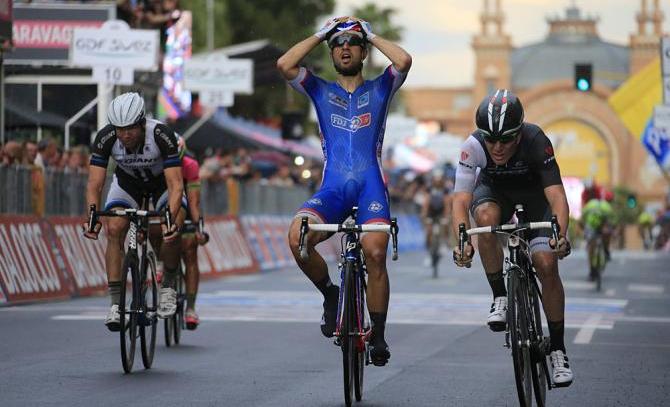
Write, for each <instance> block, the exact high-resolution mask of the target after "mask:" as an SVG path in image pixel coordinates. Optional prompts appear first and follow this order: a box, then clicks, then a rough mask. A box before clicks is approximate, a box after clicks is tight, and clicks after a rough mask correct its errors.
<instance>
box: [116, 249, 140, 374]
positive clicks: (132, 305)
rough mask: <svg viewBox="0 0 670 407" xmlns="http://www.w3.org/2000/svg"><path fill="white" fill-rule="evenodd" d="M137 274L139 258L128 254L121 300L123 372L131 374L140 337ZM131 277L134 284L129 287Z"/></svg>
mask: <svg viewBox="0 0 670 407" xmlns="http://www.w3.org/2000/svg"><path fill="white" fill-rule="evenodd" d="M138 274H139V273H138V272H137V256H136V255H135V254H134V253H128V254H126V257H125V258H124V259H123V270H122V271H121V297H120V300H119V316H120V320H119V322H120V330H119V334H120V340H121V364H122V365H123V371H124V372H126V373H130V372H131V371H132V369H133V363H134V361H135V346H136V344H137V337H138V324H137V315H138V314H137V311H138V309H137V308H138V307H137V304H138V303H139V281H138V280H139V279H138V278H137V276H138ZM129 276H131V278H132V284H131V285H130V289H129V286H128V278H129Z"/></svg>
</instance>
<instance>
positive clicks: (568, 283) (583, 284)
mask: <svg viewBox="0 0 670 407" xmlns="http://www.w3.org/2000/svg"><path fill="white" fill-rule="evenodd" d="M563 288H569V289H571V290H583V291H587V290H588V291H591V290H595V289H596V283H595V282H593V281H580V280H563Z"/></svg>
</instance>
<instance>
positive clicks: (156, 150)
mask: <svg viewBox="0 0 670 407" xmlns="http://www.w3.org/2000/svg"><path fill="white" fill-rule="evenodd" d="M91 153H92V154H91V161H90V163H91V165H95V166H98V167H102V168H107V164H108V162H109V157H112V158H113V159H114V161H116V164H117V166H116V170H115V171H114V173H115V174H116V176H117V178H118V181H119V186H120V187H121V188H122V189H124V190H126V191H132V190H137V189H141V190H145V191H159V190H165V189H166V187H167V186H166V184H165V175H164V173H163V170H164V169H165V168H170V167H180V166H181V160H180V159H179V152H178V151H177V137H176V136H175V133H174V131H172V129H170V128H169V127H168V126H166V125H165V124H163V123H161V122H159V121H157V120H151V119H147V121H146V126H145V137H144V140H143V141H142V142H141V143H140V145H139V146H138V147H137V148H136V149H135V150H134V151H131V150H129V149H127V148H125V147H124V146H123V145H122V144H121V142H120V141H119V140H118V139H117V137H116V128H115V127H114V126H112V125H111V124H110V125H107V126H105V127H103V128H102V129H100V131H98V134H97V135H96V137H95V140H94V141H93V144H92V146H91Z"/></svg>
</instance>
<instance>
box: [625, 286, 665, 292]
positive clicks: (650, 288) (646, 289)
mask: <svg viewBox="0 0 670 407" xmlns="http://www.w3.org/2000/svg"><path fill="white" fill-rule="evenodd" d="M628 291H631V292H636V293H645V294H663V292H664V291H665V287H663V286H662V285H658V284H628Z"/></svg>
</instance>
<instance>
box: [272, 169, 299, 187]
mask: <svg viewBox="0 0 670 407" xmlns="http://www.w3.org/2000/svg"><path fill="white" fill-rule="evenodd" d="M270 185H276V186H280V187H292V186H294V185H295V180H294V179H293V177H291V169H290V168H289V166H288V165H286V164H283V165H280V166H279V169H278V170H277V172H276V173H275V174H274V175H273V176H272V178H270Z"/></svg>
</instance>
